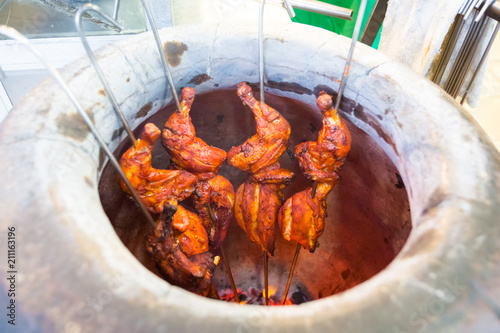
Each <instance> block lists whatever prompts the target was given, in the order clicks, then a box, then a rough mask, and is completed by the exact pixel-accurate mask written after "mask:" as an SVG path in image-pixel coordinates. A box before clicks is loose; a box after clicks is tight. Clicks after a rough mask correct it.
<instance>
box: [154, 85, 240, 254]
mask: <svg viewBox="0 0 500 333" xmlns="http://www.w3.org/2000/svg"><path fill="white" fill-rule="evenodd" d="M194 95H195V91H194V89H193V88H184V89H182V101H181V112H174V113H173V114H172V115H171V116H170V118H169V119H168V120H167V122H166V123H165V128H164V130H163V134H162V136H163V137H162V138H163V145H164V146H165V147H166V149H167V151H168V153H169V155H170V157H171V158H172V161H173V162H174V164H175V165H176V166H177V167H178V168H181V169H184V170H187V171H189V172H191V173H193V174H194V175H196V176H197V177H198V180H197V181H196V190H195V192H194V196H193V201H194V205H195V208H196V210H197V211H198V214H199V215H200V217H201V218H202V221H203V225H204V226H205V228H206V230H207V232H208V235H209V240H210V244H211V245H212V246H213V247H214V248H218V247H219V246H220V245H221V244H222V242H223V241H224V238H225V237H226V232H227V227H228V226H229V221H230V220H231V216H232V214H233V206H234V189H233V185H231V183H230V182H229V181H228V180H227V179H226V178H224V177H222V176H219V175H216V174H217V171H218V170H219V168H220V167H221V165H222V163H224V160H225V159H226V152H225V151H224V150H222V149H219V148H216V147H212V146H209V145H208V144H206V143H205V142H204V141H203V140H201V139H200V138H198V137H196V132H195V129H194V126H193V124H192V123H191V117H190V116H189V112H190V110H191V106H192V104H193V100H194Z"/></svg>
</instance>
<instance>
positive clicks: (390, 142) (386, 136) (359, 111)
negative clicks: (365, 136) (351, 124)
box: [352, 105, 396, 151]
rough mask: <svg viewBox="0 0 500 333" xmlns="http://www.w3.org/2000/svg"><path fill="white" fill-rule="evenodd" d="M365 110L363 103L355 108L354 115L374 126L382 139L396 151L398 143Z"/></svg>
mask: <svg viewBox="0 0 500 333" xmlns="http://www.w3.org/2000/svg"><path fill="white" fill-rule="evenodd" d="M363 110H364V108H363V107H362V106H361V105H357V106H356V107H355V108H354V109H353V112H352V114H353V115H354V117H356V118H358V119H359V120H361V121H363V122H365V123H366V124H368V125H370V127H371V128H373V129H374V130H375V132H377V134H378V135H379V136H380V137H381V138H382V140H384V141H385V142H386V143H387V144H388V145H390V146H391V147H392V148H393V149H394V151H396V144H395V143H394V140H393V139H392V138H391V137H390V136H389V134H387V133H386V132H385V131H384V130H383V129H382V128H381V127H380V124H379V123H378V121H377V120H376V119H375V118H373V117H372V116H370V115H368V114H367V113H365V112H363Z"/></svg>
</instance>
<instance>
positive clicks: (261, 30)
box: [259, 0, 295, 104]
mask: <svg viewBox="0 0 500 333" xmlns="http://www.w3.org/2000/svg"><path fill="white" fill-rule="evenodd" d="M288 1H289V0H283V2H284V3H285V5H286V9H287V11H288V15H290V17H295V12H294V11H293V8H292V6H291V5H290V3H289V2H288ZM265 2H266V0H260V7H259V77H260V103H261V104H264V103H265V101H264V4H265Z"/></svg>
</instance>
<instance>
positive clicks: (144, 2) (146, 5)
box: [141, 0, 181, 111]
mask: <svg viewBox="0 0 500 333" xmlns="http://www.w3.org/2000/svg"><path fill="white" fill-rule="evenodd" d="M141 2H142V6H143V7H144V10H145V12H146V16H147V17H148V20H149V24H150V25H151V30H152V31H153V36H154V38H155V42H156V46H157V48H158V52H160V59H161V62H162V64H163V68H164V69H165V73H166V74H167V79H168V83H169V84H170V89H171V90H172V96H173V97H174V101H175V105H176V106H177V110H179V111H180V110H181V104H180V103H179V96H178V95H177V91H176V90H175V85H174V80H173V79H172V74H171V73H170V66H169V65H168V62H167V59H166V57H165V52H164V51H163V47H162V46H161V39H160V35H159V34H158V29H157V28H156V23H155V20H154V18H153V14H152V13H151V8H150V7H149V3H148V0H141Z"/></svg>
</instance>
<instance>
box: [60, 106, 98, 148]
mask: <svg viewBox="0 0 500 333" xmlns="http://www.w3.org/2000/svg"><path fill="white" fill-rule="evenodd" d="M87 115H88V116H89V118H90V120H91V121H92V123H94V113H93V112H92V111H87ZM56 126H57V130H58V132H59V133H60V134H62V135H64V136H66V137H69V138H72V139H75V140H77V141H80V142H82V141H84V140H85V139H86V138H87V135H89V133H90V130H89V127H88V126H87V124H86V123H85V121H83V119H82V117H81V116H80V114H78V113H76V112H73V113H70V114H66V113H63V114H60V115H59V116H58V117H57V118H56Z"/></svg>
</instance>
